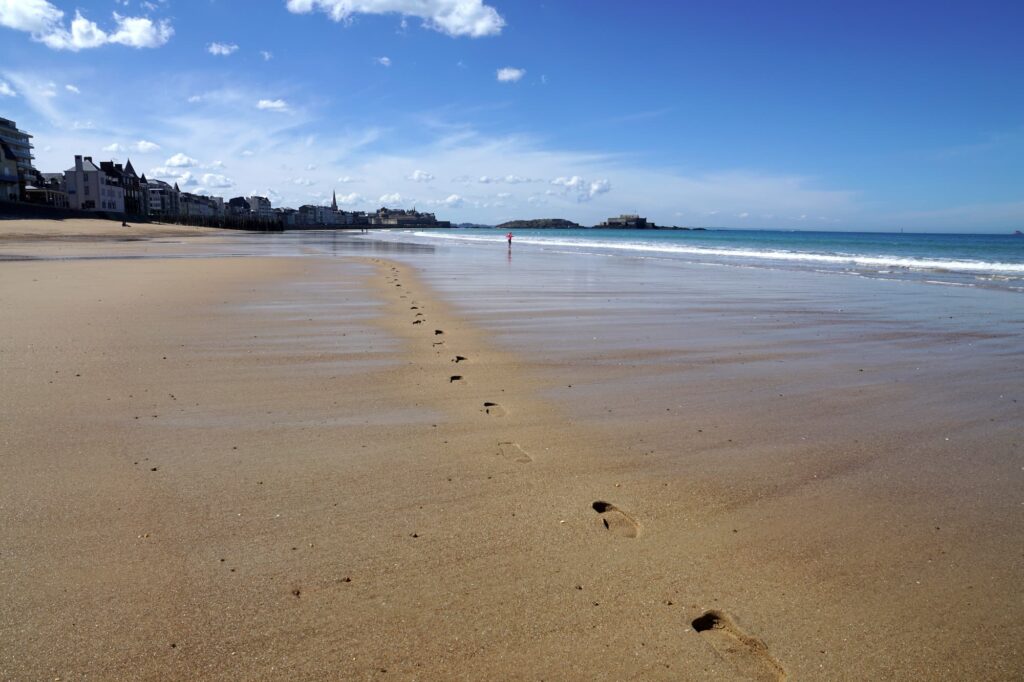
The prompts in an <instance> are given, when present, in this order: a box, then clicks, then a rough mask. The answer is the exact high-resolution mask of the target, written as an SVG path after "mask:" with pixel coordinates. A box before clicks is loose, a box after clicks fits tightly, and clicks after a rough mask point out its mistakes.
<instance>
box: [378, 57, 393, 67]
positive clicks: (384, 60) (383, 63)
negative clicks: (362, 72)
mask: <svg viewBox="0 0 1024 682" xmlns="http://www.w3.org/2000/svg"><path fill="white" fill-rule="evenodd" d="M377 63H378V64H380V65H381V66H391V58H390V57H377Z"/></svg>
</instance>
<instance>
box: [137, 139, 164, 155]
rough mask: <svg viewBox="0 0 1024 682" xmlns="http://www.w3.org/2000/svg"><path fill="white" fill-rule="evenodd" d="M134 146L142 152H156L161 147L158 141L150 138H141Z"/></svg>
mask: <svg viewBox="0 0 1024 682" xmlns="http://www.w3.org/2000/svg"><path fill="white" fill-rule="evenodd" d="M133 146H134V147H135V151H138V152H142V153H143V154H148V153H149V152H155V151H157V150H158V149H160V145H158V144H157V143H156V142H150V141H149V140H139V141H138V142H136V143H135V144H134V145H133Z"/></svg>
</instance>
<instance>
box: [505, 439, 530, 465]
mask: <svg viewBox="0 0 1024 682" xmlns="http://www.w3.org/2000/svg"><path fill="white" fill-rule="evenodd" d="M498 455H499V456H501V457H504V458H505V459H510V460H512V461H513V462H519V463H520V464H529V463H530V462H532V461H533V457H530V455H529V454H528V453H527V452H526V450H523V448H522V447H521V446H520V445H519V443H513V442H512V441H504V442H502V443H498Z"/></svg>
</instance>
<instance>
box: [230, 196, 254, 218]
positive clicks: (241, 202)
mask: <svg viewBox="0 0 1024 682" xmlns="http://www.w3.org/2000/svg"><path fill="white" fill-rule="evenodd" d="M250 210H251V209H250V206H249V200H248V199H246V198H245V197H233V198H231V199H228V207H227V214H228V215H229V216H232V217H233V218H242V217H245V216H248V215H249V211H250Z"/></svg>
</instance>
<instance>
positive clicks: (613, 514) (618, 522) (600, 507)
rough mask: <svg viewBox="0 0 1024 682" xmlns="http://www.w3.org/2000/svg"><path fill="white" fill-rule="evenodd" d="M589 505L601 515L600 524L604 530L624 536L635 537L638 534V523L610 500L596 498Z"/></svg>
mask: <svg viewBox="0 0 1024 682" xmlns="http://www.w3.org/2000/svg"><path fill="white" fill-rule="evenodd" d="M590 506H591V507H593V508H594V511H596V512H597V513H598V514H600V515H601V525H602V526H604V528H605V529H606V530H610V531H611V532H613V533H615V534H616V535H621V536H622V537H624V538H635V537H636V536H638V535H640V524H639V523H637V522H636V521H635V520H634V519H633V517H632V516H630V515H629V514H627V513H626V512H624V511H622V510H621V509H619V508H618V507H616V506H615V505H614V504H612V503H611V502H602V501H601V500H598V501H597V502H595V503H594V504H592V505H590Z"/></svg>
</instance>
